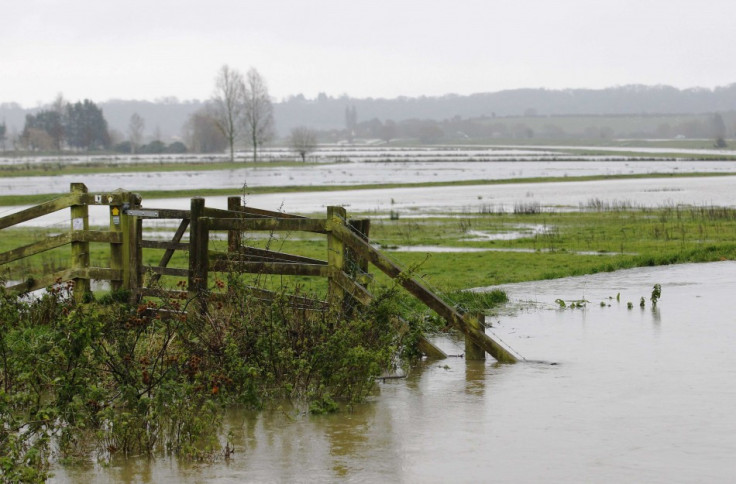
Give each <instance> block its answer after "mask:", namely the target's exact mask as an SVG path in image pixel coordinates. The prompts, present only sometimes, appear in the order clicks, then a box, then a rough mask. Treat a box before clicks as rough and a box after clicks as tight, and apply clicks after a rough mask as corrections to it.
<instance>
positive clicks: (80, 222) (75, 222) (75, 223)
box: [72, 217, 84, 230]
mask: <svg viewBox="0 0 736 484" xmlns="http://www.w3.org/2000/svg"><path fill="white" fill-rule="evenodd" d="M72 229H74V230H84V219H83V218H81V217H79V218H73V219H72Z"/></svg>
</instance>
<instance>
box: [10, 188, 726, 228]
mask: <svg viewBox="0 0 736 484" xmlns="http://www.w3.org/2000/svg"><path fill="white" fill-rule="evenodd" d="M89 188H90V191H95V188H94V187H89ZM734 192H736V176H720V177H693V178H650V179H630V180H598V181H577V182H549V183H514V184H503V185H467V186H440V187H417V188H394V189H368V190H337V191H330V192H301V193H270V194H260V195H248V196H246V197H245V198H246V203H247V205H249V206H251V207H258V208H261V209H266V210H276V211H284V212H290V213H302V214H313V213H324V211H325V210H326V207H327V206H329V205H341V206H344V207H345V208H346V209H347V211H348V213H356V212H361V213H368V214H371V213H374V212H377V213H387V212H389V211H394V212H398V213H399V214H400V215H401V216H404V215H413V214H441V213H452V212H454V213H471V214H472V213H475V214H478V213H493V212H510V211H512V210H514V208H515V207H516V206H521V207H522V208H523V207H524V206H529V207H532V208H534V209H539V210H557V211H570V210H579V209H580V208H584V207H585V206H587V204H588V203H589V202H590V201H591V200H596V201H598V202H600V203H601V204H602V205H603V206H605V205H606V204H610V205H611V206H615V205H617V204H629V205H631V206H636V207H639V206H642V207H660V206H670V205H680V204H683V205H694V206H711V205H714V206H723V207H735V206H736V198H734V196H733V194H734ZM189 204H190V201H189V199H186V198H170V199H154V200H150V201H149V200H144V201H143V205H144V206H145V207H148V208H160V209H164V208H172V209H188V208H189ZM206 204H207V206H209V207H215V208H222V209H225V208H227V197H206ZM24 208H27V207H23V206H17V207H0V217H2V216H4V215H8V214H10V213H13V212H16V211H19V210H22V209H24ZM69 217H70V215H69V211H68V210H63V211H60V212H57V213H56V214H52V215H50V216H46V217H41V218H38V219H34V220H32V221H30V222H28V223H27V225H34V226H43V227H51V226H55V224H59V226H64V227H68V226H69V224H70V221H69ZM90 224H92V225H107V224H109V213H108V211H107V209H106V208H105V207H90ZM147 224H148V223H147ZM164 225H165V224H164Z"/></svg>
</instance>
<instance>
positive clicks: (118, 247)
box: [110, 193, 129, 291]
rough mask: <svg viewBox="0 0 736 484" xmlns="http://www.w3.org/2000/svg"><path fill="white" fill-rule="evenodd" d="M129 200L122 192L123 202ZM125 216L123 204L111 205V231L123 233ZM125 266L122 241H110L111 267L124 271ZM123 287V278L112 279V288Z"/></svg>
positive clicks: (114, 289) (115, 289)
mask: <svg viewBox="0 0 736 484" xmlns="http://www.w3.org/2000/svg"><path fill="white" fill-rule="evenodd" d="M128 200H129V197H128V194H127V193H121V203H125V202H128ZM123 218H127V215H124V214H123V206H122V205H110V232H116V233H120V234H122V233H123V224H122V220H123ZM126 225H127V224H126ZM124 267H125V265H124V264H123V244H122V243H120V242H110V269H117V270H119V271H124ZM123 287H125V286H124V281H123V280H119V281H110V289H112V290H113V291H119V290H120V289H122V288H123Z"/></svg>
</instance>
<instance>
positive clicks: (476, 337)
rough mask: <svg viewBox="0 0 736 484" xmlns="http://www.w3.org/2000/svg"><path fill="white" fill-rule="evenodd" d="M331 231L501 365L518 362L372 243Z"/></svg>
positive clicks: (340, 228) (337, 228) (339, 229)
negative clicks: (404, 271) (376, 248)
mask: <svg viewBox="0 0 736 484" xmlns="http://www.w3.org/2000/svg"><path fill="white" fill-rule="evenodd" d="M328 229H329V230H331V231H332V232H333V233H334V234H336V235H337V236H339V237H341V238H342V240H343V241H344V242H345V243H346V244H348V245H350V246H351V247H352V248H353V249H354V250H355V252H356V253H358V254H359V255H360V256H362V257H365V258H366V259H367V260H369V261H370V262H371V263H372V264H373V265H374V266H376V267H377V268H378V269H380V270H381V271H383V272H384V273H385V274H386V275H388V276H389V277H391V278H392V279H395V280H396V281H397V282H398V283H399V284H401V285H402V287H404V289H406V290H407V291H409V292H410V293H411V294H412V295H414V296H415V297H416V298H417V299H419V300H420V301H422V302H423V303H424V304H426V305H427V307H429V308H430V309H432V310H433V311H434V312H436V313H437V314H439V315H440V316H442V317H443V318H445V319H446V320H447V321H448V322H449V323H450V324H452V325H453V326H455V328H457V329H459V330H460V331H462V332H463V333H465V334H466V335H468V337H470V339H471V340H472V341H473V342H474V343H476V344H477V345H478V346H480V347H481V348H483V349H484V350H485V351H486V352H487V353H488V354H490V355H491V356H492V357H494V358H495V359H496V360H497V361H499V362H500V363H515V362H516V357H514V356H513V355H512V354H511V353H510V352H509V351H508V350H506V348H504V347H503V346H501V345H500V344H499V343H497V342H496V341H494V340H493V339H492V338H491V337H489V336H488V335H487V334H485V333H483V332H481V331H479V330H478V329H476V328H474V327H472V326H471V325H470V324H469V323H468V322H467V321H465V319H463V316H462V315H461V314H460V313H459V312H457V311H456V310H455V309H454V308H453V307H451V306H449V305H448V304H447V303H446V302H444V301H443V300H442V299H440V298H439V297H438V296H437V295H436V294H434V293H433V292H432V291H430V290H429V289H428V288H427V287H425V286H424V285H423V284H422V283H420V282H419V281H417V280H416V279H414V278H413V277H411V274H405V273H403V271H402V269H401V268H400V267H399V266H398V265H396V264H395V263H394V262H393V261H392V260H391V259H389V258H388V257H386V256H385V255H383V254H382V253H380V252H379V251H377V250H375V249H374V248H373V247H372V246H371V245H370V244H369V243H368V242H366V241H364V240H362V238H360V237H358V236H357V235H355V234H354V233H353V232H352V231H351V230H350V229H349V228H347V227H345V226H344V225H341V224H338V223H329V224H328Z"/></svg>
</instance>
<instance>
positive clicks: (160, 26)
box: [0, 0, 736, 107]
mask: <svg viewBox="0 0 736 484" xmlns="http://www.w3.org/2000/svg"><path fill="white" fill-rule="evenodd" d="M0 5H1V6H0V15H1V17H0V102H10V101H15V102H19V103H21V104H22V105H24V106H28V107H30V106H35V105H37V104H39V103H48V102H50V101H51V100H52V99H53V98H54V97H55V95H56V94H57V93H59V92H61V93H63V94H64V96H65V97H66V98H68V99H71V100H77V99H82V98H90V99H92V100H95V101H105V100H108V99H113V98H117V99H148V100H153V99H156V98H160V97H165V96H176V97H178V98H179V99H181V100H185V99H205V98H207V97H209V96H210V94H211V93H212V89H213V84H214V77H215V75H216V72H217V70H218V69H219V67H220V66H221V65H222V64H225V63H227V64H229V65H230V66H231V67H233V68H236V69H239V70H241V71H243V72H245V71H247V69H248V68H249V67H251V66H253V67H255V68H257V69H258V70H259V71H260V72H261V74H263V75H264V77H265V78H266V79H267V81H268V84H269V88H270V91H271V94H272V95H273V96H274V97H275V98H277V99H281V98H283V97H286V96H289V95H293V94H298V93H303V94H304V95H306V96H307V97H314V96H315V95H316V94H317V93H318V92H320V91H322V92H325V93H327V94H330V95H341V94H344V93H346V94H348V95H350V96H355V97H395V96H399V95H406V96H417V95H440V94H445V93H457V94H470V93H474V92H488V91H498V90H501V89H510V88H518V87H546V88H565V87H571V88H575V87H588V88H602V87H608V86H615V85H623V84H650V85H651V84H668V85H673V86H676V87H681V88H684V87H693V86H702V87H714V86H719V85H727V84H731V83H733V82H736V67H734V64H733V62H732V51H733V46H734V45H736V29H734V28H733V24H734V22H735V20H734V19H735V18H736V2H734V1H733V0H701V1H698V2H695V1H682V0H555V1H550V0H484V1H481V0H452V1H445V0H441V1H440V0H422V1H415V0H404V1H402V0H392V1H390V0H370V1H364V0H351V1H347V0H303V1H297V0H259V1H252V0H244V1H237V0H231V1H227V0H206V1H204V0H202V1H191V0H125V1H119V0H105V1H101V0H66V1H61V0H25V1H22V2H21V1H10V0H2V2H0Z"/></svg>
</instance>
